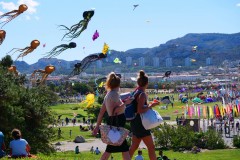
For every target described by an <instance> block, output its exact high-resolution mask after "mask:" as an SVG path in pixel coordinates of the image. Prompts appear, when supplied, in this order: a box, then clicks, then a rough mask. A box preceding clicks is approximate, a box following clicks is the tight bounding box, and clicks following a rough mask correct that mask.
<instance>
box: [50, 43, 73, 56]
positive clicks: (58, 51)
mask: <svg viewBox="0 0 240 160" xmlns="http://www.w3.org/2000/svg"><path fill="white" fill-rule="evenodd" d="M76 46H77V44H76V43H75V42H70V43H69V44H61V45H59V46H56V47H54V48H53V49H52V50H51V51H50V52H48V53H47V54H48V55H47V56H46V57H48V58H52V57H54V56H57V55H59V54H61V53H62V52H63V51H65V50H66V49H69V48H70V49H71V48H76Z"/></svg>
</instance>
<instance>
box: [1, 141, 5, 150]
mask: <svg viewBox="0 0 240 160" xmlns="http://www.w3.org/2000/svg"><path fill="white" fill-rule="evenodd" d="M5 149H6V146H5V143H4V142H3V144H2V150H5Z"/></svg>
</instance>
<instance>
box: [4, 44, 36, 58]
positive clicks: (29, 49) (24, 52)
mask: <svg viewBox="0 0 240 160" xmlns="http://www.w3.org/2000/svg"><path fill="white" fill-rule="evenodd" d="M39 45H40V42H39V41H38V40H33V41H32V42H31V44H30V46H29V47H25V48H23V49H20V48H13V49H12V50H11V51H9V52H8V53H10V52H12V51H13V50H15V49H17V50H16V51H15V52H22V53H21V54H20V55H19V56H18V57H17V59H18V58H20V57H24V56H26V55H28V54H29V53H31V52H32V51H34V50H35V49H36V48H37V47H38V46H39ZM15 52H13V54H14V53H15ZM8 53H7V54H8ZM17 59H16V60H17Z"/></svg>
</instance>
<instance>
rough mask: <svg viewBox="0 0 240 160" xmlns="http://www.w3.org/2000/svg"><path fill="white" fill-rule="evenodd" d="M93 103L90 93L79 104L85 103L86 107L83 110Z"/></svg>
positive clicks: (92, 95)
mask: <svg viewBox="0 0 240 160" xmlns="http://www.w3.org/2000/svg"><path fill="white" fill-rule="evenodd" d="M94 102H95V96H94V94H92V93H90V94H88V95H87V96H86V100H84V101H82V102H81V103H87V106H86V107H85V108H89V107H91V106H92V105H93V104H94Z"/></svg>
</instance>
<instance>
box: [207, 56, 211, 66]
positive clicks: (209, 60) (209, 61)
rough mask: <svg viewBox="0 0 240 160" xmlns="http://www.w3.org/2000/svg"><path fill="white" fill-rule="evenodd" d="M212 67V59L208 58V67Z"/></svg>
mask: <svg viewBox="0 0 240 160" xmlns="http://www.w3.org/2000/svg"><path fill="white" fill-rule="evenodd" d="M209 65H212V58H210V57H208V58H206V66H209Z"/></svg>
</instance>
